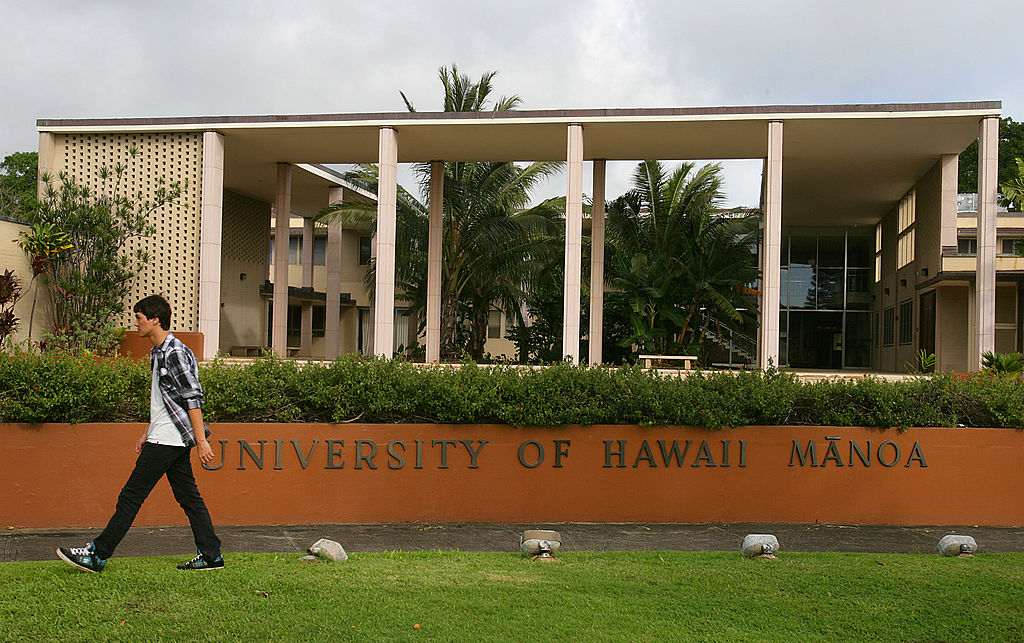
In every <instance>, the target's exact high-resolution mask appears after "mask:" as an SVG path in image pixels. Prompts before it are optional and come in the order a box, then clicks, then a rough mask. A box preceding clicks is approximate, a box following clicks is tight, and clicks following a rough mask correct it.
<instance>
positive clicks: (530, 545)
mask: <svg viewBox="0 0 1024 643" xmlns="http://www.w3.org/2000/svg"><path fill="white" fill-rule="evenodd" d="M561 547H562V536H561V534H559V533H558V532H557V531H550V530H548V529H527V530H526V531H524V532H523V534H522V535H521V536H520V537H519V551H521V552H523V553H524V554H529V555H531V556H536V555H538V554H541V553H544V552H545V551H546V552H550V553H552V554H556V553H558V550H559V549H561Z"/></svg>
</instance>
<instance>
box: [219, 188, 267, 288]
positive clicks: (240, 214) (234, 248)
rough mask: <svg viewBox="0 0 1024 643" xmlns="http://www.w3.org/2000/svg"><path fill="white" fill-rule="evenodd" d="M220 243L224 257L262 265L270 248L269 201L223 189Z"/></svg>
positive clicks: (265, 261)
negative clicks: (222, 221)
mask: <svg viewBox="0 0 1024 643" xmlns="http://www.w3.org/2000/svg"><path fill="white" fill-rule="evenodd" d="M222 243H223V246H222V248H223V249H222V253H223V257H224V259H232V260H234V261H241V262H246V263H255V264H264V265H265V264H266V263H267V260H268V253H269V252H270V204H269V203H266V202H264V201H259V200H257V199H253V198H251V197H247V196H244V195H241V194H237V193H235V192H228V191H225V192H224V223H223V241H222ZM253 276H254V277H262V275H253Z"/></svg>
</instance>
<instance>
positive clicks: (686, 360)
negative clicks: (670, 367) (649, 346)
mask: <svg viewBox="0 0 1024 643" xmlns="http://www.w3.org/2000/svg"><path fill="white" fill-rule="evenodd" d="M640 359H641V360H642V361H643V363H644V368H650V367H651V363H652V362H655V361H660V360H679V361H682V363H683V370H686V371H688V370H690V368H691V366H690V365H691V364H692V363H693V362H696V361H697V356H696V355H641V356H640Z"/></svg>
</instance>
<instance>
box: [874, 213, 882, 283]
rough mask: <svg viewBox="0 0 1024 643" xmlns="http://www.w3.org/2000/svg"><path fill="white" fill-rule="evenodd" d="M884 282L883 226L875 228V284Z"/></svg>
mask: <svg viewBox="0 0 1024 643" xmlns="http://www.w3.org/2000/svg"><path fill="white" fill-rule="evenodd" d="M880 281H882V224H881V223H879V224H878V225H876V226H875V283H876V284H877V283H878V282H880Z"/></svg>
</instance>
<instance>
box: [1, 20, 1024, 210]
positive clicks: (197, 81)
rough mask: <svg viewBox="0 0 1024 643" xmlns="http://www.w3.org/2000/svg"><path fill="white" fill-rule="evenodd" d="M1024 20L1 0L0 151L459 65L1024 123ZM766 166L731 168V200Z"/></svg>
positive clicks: (523, 89)
mask: <svg viewBox="0 0 1024 643" xmlns="http://www.w3.org/2000/svg"><path fill="white" fill-rule="evenodd" d="M1022 24H1024V2H1021V1H1020V0H956V1H952V0H884V1H880V0H861V1H860V2H848V1H842V2H840V1H835V0H813V1H804V0H792V1H789V2H772V1H770V0H768V1H757V2H755V1H753V0H747V1H744V2H740V1H736V0H717V1H714V2H707V1H702V2H693V1H692V0H665V1H661V0H647V1H644V0H637V1H628V0H617V1H616V0H594V1H591V2H575V1H563V2H559V1H557V0H556V1H551V0H546V1H537V0H519V1H518V2H515V3H490V2H486V1H480V0H476V1H474V2H463V1H461V0H448V1H447V2H415V1H408V0H407V1H406V2H395V1H392V0H362V1H360V2H351V1H348V0H335V1H333V2H332V1H328V0H321V1H309V2H304V1H302V0H295V1H293V2H281V1H279V0H278V1H276V2H267V1H263V0H247V1H245V2H217V1H215V0H210V1H206V2H201V1H196V2H193V1H188V0H182V1H178V2H166V3H159V4H158V3H149V2H144V1H140V0H134V1H131V2H128V1H124V2H117V1H106V2H104V1H100V0H95V1H91V2H81V1H67V2H57V1H50V0H36V1H35V2H25V1H24V0H0V60H2V65H3V71H2V73H0V156H4V155H6V154H8V153H10V152H13V151H19V150H34V149H36V148H37V146H38V139H37V136H36V132H35V121H36V119H37V118H83V117H105V116H186V115H188V116H192V115H225V114H272V113H273V114H279V113H280V114H300V113H325V112H364V111H401V110H403V109H404V106H403V103H402V101H401V97H400V96H399V94H398V91H399V90H403V91H404V92H405V93H406V95H408V96H409V97H410V99H411V100H412V101H413V103H414V104H415V105H416V107H417V109H418V110H420V111H430V110H436V109H438V108H439V104H440V98H439V96H440V89H439V83H438V81H437V69H438V67H440V66H441V65H446V64H450V63H453V62H454V63H457V64H458V65H459V67H460V68H461V70H463V71H465V72H467V73H469V74H470V75H471V76H474V77H477V76H479V74H480V73H481V72H483V71H485V70H498V72H499V75H498V76H497V78H496V88H497V92H498V94H506V93H516V94H519V96H521V97H522V99H523V108H537V109H543V108H581V107H668V106H672V107H675V106H708V105H759V104H801V103H814V104H818V103H875V102H879V103H881V102H928V101H959V100H1001V101H1003V114H1004V116H1010V117H1012V118H1014V120H1018V121H1019V120H1024V83H1022V82H1021V77H1022V66H1021V60H1022V54H1021V45H1020V42H1019V36H1020V29H1019V28H1020V25H1022ZM610 165H611V166H612V167H610V168H609V173H610V175H609V185H608V194H609V197H612V196H615V195H617V194H618V193H620V192H621V191H622V190H623V189H625V187H626V182H627V176H628V173H629V170H630V164H610ZM759 172H760V163H758V162H749V161H742V162H737V161H733V162H730V163H728V164H727V189H728V192H729V202H730V204H733V205H743V204H756V202H757V191H758V187H759V178H758V176H759ZM587 180H588V181H589V178H588V179H587ZM545 190H546V192H548V193H549V194H554V193H564V190H565V187H564V179H562V180H560V181H556V182H555V183H554V184H553V185H549V186H546V188H545Z"/></svg>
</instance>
